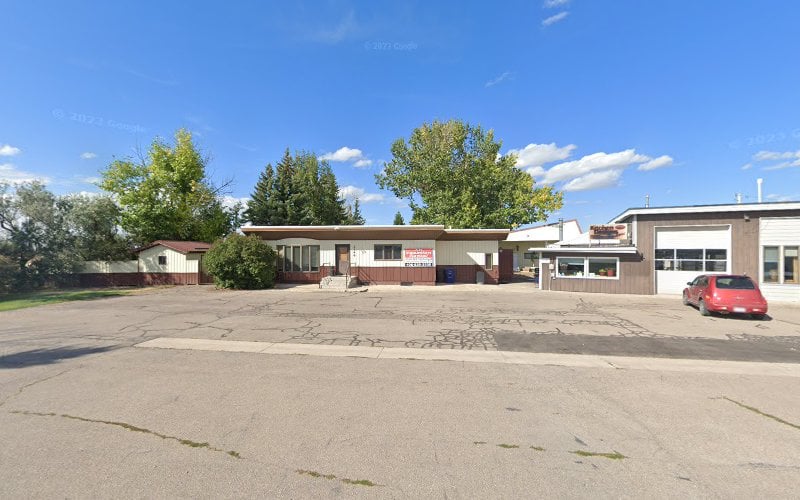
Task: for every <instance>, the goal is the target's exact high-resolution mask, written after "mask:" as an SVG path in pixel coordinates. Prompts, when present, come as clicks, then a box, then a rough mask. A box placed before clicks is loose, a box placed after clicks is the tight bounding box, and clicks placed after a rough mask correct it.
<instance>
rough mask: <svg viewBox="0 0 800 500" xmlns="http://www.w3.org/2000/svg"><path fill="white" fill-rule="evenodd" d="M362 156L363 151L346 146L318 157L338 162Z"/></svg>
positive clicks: (361, 157)
mask: <svg viewBox="0 0 800 500" xmlns="http://www.w3.org/2000/svg"><path fill="white" fill-rule="evenodd" d="M363 158H364V153H362V152H361V150H360V149H355V148H348V147H347V146H344V147H341V148H339V149H337V150H336V151H334V152H333V153H325V154H324V155H322V156H320V157H319V159H320V160H328V161H340V162H345V161H354V160H361V159H363Z"/></svg>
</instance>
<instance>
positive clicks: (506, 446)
mask: <svg viewBox="0 0 800 500" xmlns="http://www.w3.org/2000/svg"><path fill="white" fill-rule="evenodd" d="M497 446H499V447H500V448H506V449H512V448H519V445H518V444H507V443H500V444H498V445H497Z"/></svg>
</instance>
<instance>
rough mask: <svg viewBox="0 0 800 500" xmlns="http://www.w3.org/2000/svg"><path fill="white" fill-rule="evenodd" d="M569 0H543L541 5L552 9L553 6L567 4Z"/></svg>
mask: <svg viewBox="0 0 800 500" xmlns="http://www.w3.org/2000/svg"><path fill="white" fill-rule="evenodd" d="M568 3H569V0H544V5H543V7H544V8H545V9H552V8H553V7H561V6H562V5H567V4H568Z"/></svg>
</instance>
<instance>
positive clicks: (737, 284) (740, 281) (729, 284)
mask: <svg viewBox="0 0 800 500" xmlns="http://www.w3.org/2000/svg"><path fill="white" fill-rule="evenodd" d="M717 288H727V289H732V290H755V288H756V286H755V285H754V284H753V281H752V280H751V279H750V278H748V277H745V276H734V277H732V278H717Z"/></svg>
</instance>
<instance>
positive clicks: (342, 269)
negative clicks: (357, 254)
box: [336, 245, 350, 274]
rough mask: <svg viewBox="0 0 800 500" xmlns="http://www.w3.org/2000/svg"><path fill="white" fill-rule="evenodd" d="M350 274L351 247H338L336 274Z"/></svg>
mask: <svg viewBox="0 0 800 500" xmlns="http://www.w3.org/2000/svg"><path fill="white" fill-rule="evenodd" d="M349 273H350V245H336V274H349Z"/></svg>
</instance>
